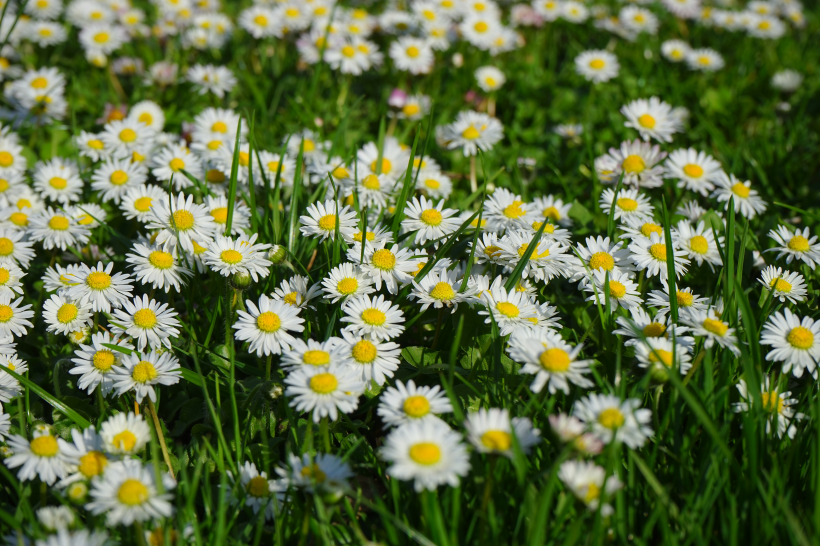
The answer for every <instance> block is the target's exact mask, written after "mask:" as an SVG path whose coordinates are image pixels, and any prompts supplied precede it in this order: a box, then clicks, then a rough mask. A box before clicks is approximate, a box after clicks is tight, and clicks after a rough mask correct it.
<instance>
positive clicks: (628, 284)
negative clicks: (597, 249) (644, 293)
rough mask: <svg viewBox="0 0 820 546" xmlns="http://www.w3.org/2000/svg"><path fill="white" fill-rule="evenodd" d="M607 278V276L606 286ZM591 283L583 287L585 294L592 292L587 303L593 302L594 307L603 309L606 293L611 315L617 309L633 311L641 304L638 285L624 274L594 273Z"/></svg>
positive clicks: (615, 272) (617, 272)
mask: <svg viewBox="0 0 820 546" xmlns="http://www.w3.org/2000/svg"><path fill="white" fill-rule="evenodd" d="M607 276H609V282H608V284H607ZM592 281H593V282H591V283H588V284H587V285H586V286H585V287H584V290H585V291H586V292H592V295H591V296H589V297H588V298H587V301H592V302H595V304H596V305H600V306H601V307H604V306H605V305H606V300H607V292H608V293H609V305H610V312H612V313H614V312H615V311H616V310H617V309H618V308H619V307H623V308H625V309H634V308H636V307H639V306H640V305H641V303H643V300H642V299H641V293H640V290H639V288H638V285H637V284H636V283H635V282H633V281H632V279H630V277H629V275H628V274H627V273H625V272H619V271H612V272H608V271H595V272H594V273H593V275H592Z"/></svg>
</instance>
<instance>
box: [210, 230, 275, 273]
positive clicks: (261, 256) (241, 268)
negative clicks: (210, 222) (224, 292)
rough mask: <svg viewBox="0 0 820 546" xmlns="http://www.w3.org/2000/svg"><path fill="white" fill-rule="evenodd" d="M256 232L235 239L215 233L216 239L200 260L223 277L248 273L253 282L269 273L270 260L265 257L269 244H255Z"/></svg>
mask: <svg viewBox="0 0 820 546" xmlns="http://www.w3.org/2000/svg"><path fill="white" fill-rule="evenodd" d="M256 237H257V234H256V233H254V234H253V235H251V237H250V239H248V238H247V236H246V235H243V236H241V237H240V238H239V239H237V240H233V239H231V238H230V237H223V236H222V235H217V237H216V240H215V241H214V242H213V243H211V244H210V245H208V246H209V248H208V250H207V251H206V252H205V254H203V255H202V261H203V263H205V265H207V266H209V267H210V268H211V269H212V270H213V271H215V272H217V273H219V274H220V275H222V276H223V277H230V276H232V275H235V274H240V275H243V274H244V275H250V276H251V277H252V278H253V280H254V282H259V279H260V278H263V279H264V278H265V277H267V276H268V275H269V274H270V267H271V265H272V263H271V261H270V260H268V259H267V258H266V256H267V252H266V251H267V250H268V249H269V248H270V246H271V245H269V244H262V243H260V244H255V243H256Z"/></svg>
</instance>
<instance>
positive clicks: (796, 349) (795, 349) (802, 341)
mask: <svg viewBox="0 0 820 546" xmlns="http://www.w3.org/2000/svg"><path fill="white" fill-rule="evenodd" d="M760 344H761V345H769V346H771V347H772V350H771V351H769V354H767V355H766V360H770V361H773V362H782V363H783V373H788V372H789V371H792V372H793V373H794V376H795V377H802V376H803V371H804V370H807V371H808V372H809V374H811V376H812V377H814V378H815V379H817V375H818V373H817V362H818V360H820V321H814V320H813V319H812V318H811V317H803V318H802V319H801V318H800V317H799V316H797V315H795V314H794V313H792V312H791V311H790V310H789V308H788V307H786V308H784V309H783V312H782V313H780V312H777V313H773V314H772V315H770V316H769V319H768V320H767V321H766V323H765V324H764V325H763V331H762V332H761V335H760Z"/></svg>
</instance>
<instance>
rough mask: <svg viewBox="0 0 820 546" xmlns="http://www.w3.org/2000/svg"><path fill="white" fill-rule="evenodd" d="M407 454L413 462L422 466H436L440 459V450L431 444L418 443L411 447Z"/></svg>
mask: <svg viewBox="0 0 820 546" xmlns="http://www.w3.org/2000/svg"><path fill="white" fill-rule="evenodd" d="M408 454H409V455H410V458H411V459H413V461H414V462H416V463H418V464H420V465H424V466H430V465H433V464H436V463H437V462H439V460H440V459H441V449H440V448H439V447H438V446H437V445H436V444H433V443H431V442H420V443H418V444H415V445H413V446H411V447H410V451H409V452H408Z"/></svg>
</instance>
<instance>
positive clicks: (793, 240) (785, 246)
mask: <svg viewBox="0 0 820 546" xmlns="http://www.w3.org/2000/svg"><path fill="white" fill-rule="evenodd" d="M769 237H771V238H772V239H774V241H775V243H777V246H776V247H775V248H770V249H769V250H767V251H766V252H777V257H778V258H782V257H783V256H785V257H786V263H787V264H790V263H792V260H798V261H799V260H802V261H804V262H805V263H806V264H807V265H808V266H809V267H811V268H812V270H813V269H814V267H815V265H816V264H817V263H820V244H818V243H817V236H816V235H814V236H812V235H811V233H809V228H804V229H803V230H800V229H799V228H798V229H796V230H794V231H792V230H791V229H789V228H788V227H786V226H783V225H779V226H777V229H776V230H774V229H773V230H771V231H769Z"/></svg>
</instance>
